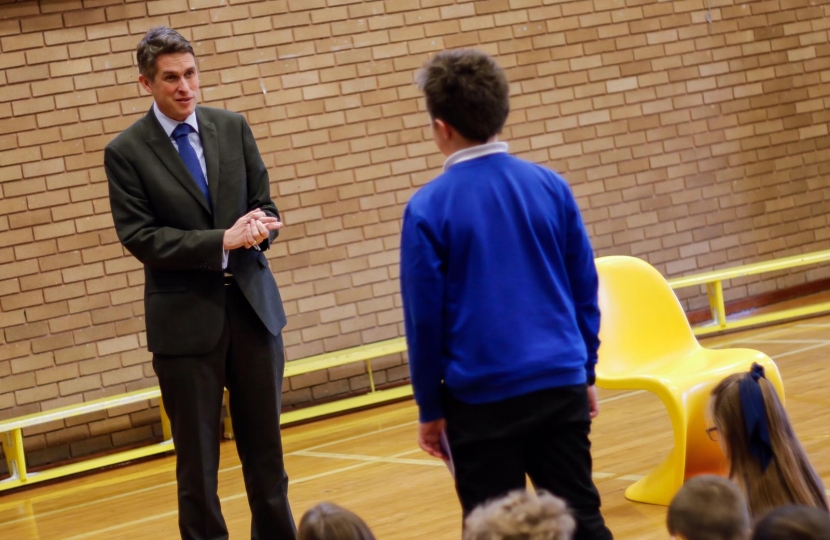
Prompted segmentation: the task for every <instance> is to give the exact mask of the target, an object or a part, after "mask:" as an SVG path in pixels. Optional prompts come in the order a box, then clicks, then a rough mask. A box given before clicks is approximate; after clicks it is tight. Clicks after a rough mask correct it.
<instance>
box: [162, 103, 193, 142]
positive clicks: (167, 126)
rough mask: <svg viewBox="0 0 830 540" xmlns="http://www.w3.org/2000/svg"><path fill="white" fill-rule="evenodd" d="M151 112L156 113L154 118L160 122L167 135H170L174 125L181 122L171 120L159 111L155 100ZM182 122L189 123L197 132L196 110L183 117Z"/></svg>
mask: <svg viewBox="0 0 830 540" xmlns="http://www.w3.org/2000/svg"><path fill="white" fill-rule="evenodd" d="M153 112H154V113H156V118H157V119H158V121H159V124H161V127H162V129H164V132H165V133H167V136H168V137H171V136H172V133H173V130H174V129H176V126H178V125H179V124H181V123H182V122H177V121H176V120H173V119H172V118H170V117H169V116H167V115H165V114H164V113H163V112H161V109H159V106H158V104H157V103H155V102H153ZM184 123H185V124H189V125H190V127H192V128H193V129H194V130H195V131H196V133H199V122H197V121H196V111H193V112H192V113H190V116H188V117H187V118H185V119H184Z"/></svg>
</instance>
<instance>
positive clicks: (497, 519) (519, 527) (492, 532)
mask: <svg viewBox="0 0 830 540" xmlns="http://www.w3.org/2000/svg"><path fill="white" fill-rule="evenodd" d="M575 529H576V522H575V521H574V519H573V517H571V514H570V512H569V511H568V507H567V506H566V505H565V502H564V501H562V499H559V498H557V497H554V496H553V495H551V494H550V493H548V492H546V491H540V492H539V493H538V494H537V493H532V492H527V491H523V490H519V491H513V492H511V493H509V494H507V495H506V496H504V497H502V498H501V499H496V500H493V501H490V502H488V503H486V504H483V505H481V506H479V507H477V508H476V509H475V510H473V511H472V513H470V515H469V516H468V517H467V520H466V521H465V522H464V537H463V540H508V539H509V540H571V538H572V537H573V533H574V530H575Z"/></svg>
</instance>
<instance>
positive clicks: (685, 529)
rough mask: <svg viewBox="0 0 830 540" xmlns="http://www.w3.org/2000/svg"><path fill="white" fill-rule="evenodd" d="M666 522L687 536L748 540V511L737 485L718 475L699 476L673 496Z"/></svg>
mask: <svg viewBox="0 0 830 540" xmlns="http://www.w3.org/2000/svg"><path fill="white" fill-rule="evenodd" d="M666 526H667V527H668V529H669V534H670V535H672V537H674V538H682V539H684V540H745V539H746V538H747V537H748V536H749V512H748V511H747V508H746V501H744V496H743V494H741V490H739V489H738V486H736V485H735V484H733V483H732V482H730V481H729V480H727V479H726V478H721V477H719V476H712V475H703V476H697V477H695V478H692V479H691V480H689V481H688V482H686V483H685V484H683V487H682V488H680V491H678V492H677V494H676V495H675V496H674V498H673V499H672V501H671V504H670V505H669V512H668V514H667V516H666Z"/></svg>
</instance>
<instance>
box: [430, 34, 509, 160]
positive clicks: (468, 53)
mask: <svg viewBox="0 0 830 540" xmlns="http://www.w3.org/2000/svg"><path fill="white" fill-rule="evenodd" d="M416 81H417V83H418V86H419V87H420V89H421V91H423V93H424V96H425V97H426V102H427V111H428V112H429V115H430V117H431V118H432V127H433V132H434V135H435V142H436V144H438V148H439V149H440V150H441V151H442V152H443V151H444V146H446V143H445V142H444V139H448V138H449V139H451V138H452V137H453V136H454V137H455V138H456V139H457V138H458V136H459V135H460V137H461V138H462V139H463V140H462V141H461V142H462V143H463V144H462V145H467V146H470V145H474V144H482V143H485V142H487V141H489V140H491V139H493V138H494V137H495V136H496V135H498V134H499V133H500V132H501V129H502V127H504V123H505V121H506V120H507V115H508V113H509V112H510V99H509V94H510V88H509V85H508V84H507V77H505V75H504V71H502V69H501V68H500V67H499V66H498V64H496V61H495V60H493V58H491V57H490V56H488V55H487V54H485V53H483V52H479V51H473V50H458V51H444V52H441V53H438V54H436V55H435V56H433V57H432V58H430V59H429V61H428V62H427V63H426V64H425V65H424V67H423V69H422V70H420V71H419V72H418V74H417V76H416ZM442 143H444V145H443V146H442Z"/></svg>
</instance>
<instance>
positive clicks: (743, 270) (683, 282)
mask: <svg viewBox="0 0 830 540" xmlns="http://www.w3.org/2000/svg"><path fill="white" fill-rule="evenodd" d="M827 261H830V250H825V251H815V252H812V253H804V254H802V255H793V256H792V257H784V258H781V259H773V260H770V261H763V262H758V263H752V264H745V265H743V266H736V267H734V268H724V269H722V270H713V271H711V272H703V273H701V274H692V275H690V276H683V277H678V278H672V279H669V280H668V282H669V285H671V287H672V289H681V288H685V287H694V286H698V285H706V292H707V296H708V298H709V309H710V310H711V312H712V320H713V323H712V324H707V325H703V326H697V327H695V328H694V329H693V330H694V333H695V334H696V335H704V334H711V333H714V332H721V331H723V330H731V329H734V328H745V327H747V326H755V325H759V324H766V323H770V322H775V321H782V320H786V319H793V318H796V317H804V316H806V315H815V314H819V313H824V312H827V311H830V302H821V303H817V304H812V305H809V306H801V307H797V308H792V309H784V310H780V311H773V312H769V313H763V314H760V315H752V316H749V317H744V318H741V319H737V320H732V321H729V320H727V319H726V306H725V304H724V300H723V282H724V281H726V280H730V279H734V278H737V277H742V276H752V275H755V274H763V273H765V272H774V271H776V270H788V269H790V268H797V267H799V266H806V265H810V264H819V263H823V262H827Z"/></svg>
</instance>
